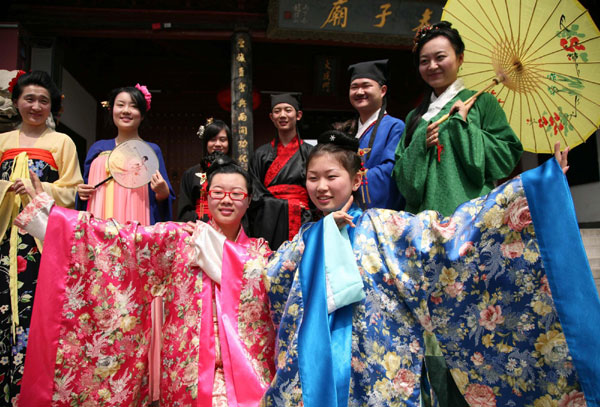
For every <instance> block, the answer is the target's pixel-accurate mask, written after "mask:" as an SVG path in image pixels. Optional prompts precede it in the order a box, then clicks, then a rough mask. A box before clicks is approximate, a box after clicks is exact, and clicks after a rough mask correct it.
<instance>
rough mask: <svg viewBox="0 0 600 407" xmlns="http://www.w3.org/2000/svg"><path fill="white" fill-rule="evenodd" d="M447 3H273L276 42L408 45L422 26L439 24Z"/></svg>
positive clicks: (312, 0)
mask: <svg viewBox="0 0 600 407" xmlns="http://www.w3.org/2000/svg"><path fill="white" fill-rule="evenodd" d="M444 3H445V1H441V0H424V1H402V0H368V1H366V0H271V1H270V4H269V31H268V33H269V35H270V36H271V37H274V38H298V39H321V40H338V41H345V42H356V43H387V44H395V45H407V46H409V45H410V44H411V42H412V38H413V37H414V35H415V32H416V31H417V30H418V29H419V28H420V27H422V26H423V25H427V24H432V23H435V22H438V21H440V18H441V16H442V8H443V5H444Z"/></svg>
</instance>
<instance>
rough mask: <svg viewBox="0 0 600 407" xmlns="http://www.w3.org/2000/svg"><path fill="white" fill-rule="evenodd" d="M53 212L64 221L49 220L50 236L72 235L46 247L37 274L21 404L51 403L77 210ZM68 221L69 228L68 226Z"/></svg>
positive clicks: (40, 406)
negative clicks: (36, 288)
mask: <svg viewBox="0 0 600 407" xmlns="http://www.w3.org/2000/svg"><path fill="white" fill-rule="evenodd" d="M52 215H53V216H61V217H63V218H64V219H65V221H64V222H49V223H48V229H47V230H46V235H47V236H69V237H70V238H69V239H61V238H59V239H54V240H53V250H46V251H44V255H43V256H42V260H41V264H40V271H39V275H38V287H40V288H41V289H39V290H37V291H36V293H35V298H34V303H33V315H32V317H31V327H30V330H29V342H28V346H27V357H26V358H25V370H24V374H23V382H22V383H21V388H22V389H27V390H26V391H22V392H21V394H20V396H19V397H20V398H19V405H20V406H27V407H47V406H50V405H52V394H53V390H54V370H55V363H56V352H57V349H58V339H59V336H60V328H59V327H60V325H61V321H62V318H63V315H62V307H63V304H64V303H65V301H66V298H65V287H66V285H65V279H66V278H67V273H68V271H69V266H70V264H69V263H70V260H69V259H70V256H69V253H71V246H72V242H71V239H72V236H73V235H74V233H73V230H74V229H73V228H74V227H75V225H76V222H77V216H78V212H76V211H71V210H65V209H64V208H61V207H59V206H54V208H53V209H52ZM65 225H68V226H69V230H65V229H66V228H65Z"/></svg>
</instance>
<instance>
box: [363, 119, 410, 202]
mask: <svg viewBox="0 0 600 407" xmlns="http://www.w3.org/2000/svg"><path fill="white" fill-rule="evenodd" d="M403 132H404V123H403V122H402V121H401V120H395V121H394V123H393V124H392V125H391V126H390V128H389V131H388V134H387V137H386V138H385V140H379V137H381V136H382V135H380V134H379V131H378V132H377V133H378V134H377V135H376V139H375V143H374V146H373V149H374V150H375V149H377V150H379V151H371V153H372V154H373V155H376V157H373V158H376V160H377V161H376V163H374V164H375V165H372V164H371V163H370V162H368V163H367V165H366V167H367V168H368V171H367V182H368V183H369V184H368V187H369V188H368V190H369V197H370V200H371V205H369V206H370V207H376V208H386V209H396V210H397V209H400V208H398V207H395V208H392V207H389V206H395V205H397V204H398V202H393V199H392V197H393V195H398V191H397V190H396V188H395V185H394V180H393V179H392V177H391V174H392V170H393V168H394V162H395V156H394V153H395V151H396V146H398V143H399V142H400V139H401V137H402V134H403ZM371 137H373V135H372V134H371ZM368 161H370V160H368Z"/></svg>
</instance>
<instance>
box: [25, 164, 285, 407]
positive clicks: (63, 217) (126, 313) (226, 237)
mask: <svg viewBox="0 0 600 407" xmlns="http://www.w3.org/2000/svg"><path fill="white" fill-rule="evenodd" d="M206 183H207V190H208V197H207V203H208V206H209V208H210V211H211V213H212V214H213V217H212V219H211V220H210V221H209V223H204V222H196V223H190V224H183V223H174V222H165V223H159V224H157V225H154V226H141V225H139V224H135V223H128V224H126V225H119V224H116V223H113V222H110V221H102V220H99V219H95V218H93V217H92V216H91V215H90V214H89V213H87V212H81V213H79V214H78V213H77V212H74V211H64V212H63V211H62V210H60V209H58V208H54V209H52V220H53V221H52V222H50V223H49V226H48V230H47V232H46V231H45V230H43V229H45V226H43V227H41V230H36V226H35V224H36V222H37V221H31V222H28V221H26V223H28V224H27V225H25V224H23V225H22V226H24V227H27V229H31V228H33V233H36V235H39V236H40V237H43V236H44V235H45V236H55V234H56V235H57V236H70V235H71V234H73V233H74V234H75V235H76V236H78V237H77V238H75V239H74V240H73V241H71V242H70V243H67V244H66V246H62V245H59V246H57V247H53V246H51V250H53V251H54V252H55V254H56V255H52V256H51V257H50V256H49V257H48V258H49V259H51V260H48V262H47V263H46V267H45V268H44V270H45V271H43V272H42V276H41V277H40V280H41V281H40V284H41V285H43V286H44V287H47V289H50V290H51V291H52V292H53V293H54V294H53V295H54V296H53V298H48V299H46V301H43V300H42V301H40V304H39V305H38V304H36V311H35V312H38V313H40V318H39V319H38V325H36V326H34V327H32V331H33V332H34V334H33V339H32V342H31V344H32V345H33V347H34V348H35V349H36V352H35V353H34V355H33V356H32V357H31V362H29V361H28V362H27V363H28V364H27V366H26V368H25V378H24V382H23V383H24V384H23V387H24V388H25V389H26V390H27V392H26V395H25V394H24V398H23V399H22V403H24V404H23V405H47V404H51V403H52V400H54V403H56V404H57V405H65V406H66V405H70V403H72V402H76V401H77V400H81V399H82V397H83V398H85V399H86V400H89V401H90V402H93V403H94V404H98V405H100V404H102V405H106V406H121V405H147V404H148V403H149V402H150V401H152V400H150V395H149V386H148V382H147V378H146V375H147V369H146V368H145V364H146V362H147V354H148V351H149V346H148V345H149V344H148V341H149V339H150V335H149V329H148V328H149V326H150V315H149V313H148V307H149V304H150V302H151V301H152V299H153V298H155V297H157V296H162V297H163V299H164V310H165V312H164V315H165V321H164V325H163V326H162V330H161V336H162V346H161V347H160V350H161V358H160V369H161V375H160V397H159V402H160V405H202V406H228V405H234V404H235V403H238V404H239V405H258V403H259V401H260V398H261V397H262V395H263V393H264V391H265V390H266V388H267V386H268V384H269V383H270V382H271V380H272V378H273V373H274V371H275V367H274V347H275V329H274V327H273V324H272V322H271V317H270V312H269V301H268V297H267V291H266V286H265V284H266V283H265V281H264V280H263V273H262V271H263V269H264V267H265V266H266V263H267V260H268V258H269V257H270V255H271V251H270V250H269V247H268V244H267V243H266V242H265V241H264V240H263V239H254V238H249V237H247V236H246V234H245V232H244V229H243V227H242V226H241V220H242V217H243V216H244V214H245V213H246V210H247V208H248V205H249V202H250V199H251V195H252V183H251V182H250V176H249V175H248V173H247V172H246V171H244V170H243V169H242V168H241V167H239V166H238V165H237V164H235V163H234V162H233V160H232V159H231V158H230V157H228V156H225V155H215V160H214V161H213V162H212V163H211V165H210V169H209V171H208V174H207V181H206ZM35 201H36V203H37V205H36V206H37V208H38V210H39V208H41V207H44V208H46V209H45V210H42V211H41V212H44V211H45V212H46V213H48V212H49V210H50V208H51V207H52V201H51V200H50V199H49V197H48V196H47V195H45V194H40V195H37V197H36V198H35ZM29 208H30V209H33V207H29ZM34 210H35V209H34ZM38 214H39V212H38ZM23 218H24V219H25V218H27V219H29V216H24V217H23ZM35 218H36V219H38V220H42V223H46V222H47V219H46V221H43V216H41V217H39V216H37V215H36V216H35ZM59 218H60V219H59ZM55 228H58V229H56V230H55ZM58 230H60V231H58ZM56 240H62V239H56ZM54 241H55V240H53V239H47V242H48V244H49V245H52V242H54ZM67 246H69V247H71V249H68V250H66V252H65V251H64V250H65V249H66V247H67ZM61 253H63V254H62V255H61ZM67 253H70V254H67ZM89 253H96V254H94V255H93V256H92V257H89V256H88V255H89ZM72 254H75V256H76V257H77V258H78V260H75V262H76V263H78V264H79V266H75V268H73V267H70V266H69V264H72V263H71V261H70V260H68V258H69V257H70V256H71V255H72ZM50 263H52V264H50ZM221 265H222V266H221ZM90 270H94V271H93V272H90ZM221 282H223V283H221ZM65 287H66V288H65ZM56 296H58V298H59V299H62V300H60V301H55V299H56ZM73 296H75V297H73ZM65 297H68V298H70V299H69V300H67V301H66V302H65V300H66V298H65ZM82 301H83V302H82ZM42 314H43V316H44V317H41V316H42ZM63 330H64V331H63ZM61 332H63V333H62V334H61ZM100 333H101V336H98V335H99V334H100ZM57 355H62V356H61V357H60V361H59V362H58V363H56V364H55V363H54V362H52V363H49V364H44V363H41V362H42V361H44V360H55V359H56V357H57ZM55 377H61V378H62V377H65V378H68V381H61V380H59V381H60V383H58V382H56V380H55V379H54V378H55ZM53 382H54V384H53ZM42 389H46V390H44V391H42ZM47 389H54V390H53V391H47ZM119 389H121V390H119Z"/></svg>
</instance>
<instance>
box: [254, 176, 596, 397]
mask: <svg viewBox="0 0 600 407" xmlns="http://www.w3.org/2000/svg"><path fill="white" fill-rule="evenodd" d="M355 223H356V229H355V233H354V238H353V248H354V253H355V255H356V259H357V263H358V266H359V270H360V271H361V274H362V277H363V282H364V286H365V293H366V298H365V299H364V300H363V301H362V302H361V303H359V304H357V305H355V306H354V309H353V320H352V361H351V372H350V396H349V403H348V405H349V406H367V405H368V406H419V403H420V375H421V371H422V363H423V357H424V340H423V337H424V334H425V332H431V333H433V334H435V335H436V337H437V339H438V341H439V342H440V344H441V350H442V353H443V354H444V356H445V357H446V360H447V363H448V365H449V367H450V368H451V372H452V375H453V377H454V379H455V381H456V383H457V385H458V386H459V389H460V390H461V392H462V393H463V394H464V396H465V399H466V400H467V402H468V403H469V404H470V405H472V406H485V407H492V406H527V405H534V406H536V407H537V406H546V405H548V406H551V405H554V406H557V405H560V406H575V405H578V406H579V405H581V406H583V405H585V398H584V394H583V392H582V390H581V387H580V383H579V377H578V375H577V372H576V370H575V366H574V363H573V359H572V354H571V353H570V351H569V348H568V346H567V341H566V337H565V332H564V331H563V326H562V324H561V322H560V321H559V318H558V313H557V309H556V307H555V303H554V301H553V296H552V293H551V291H550V288H549V284H548V277H547V275H546V270H545V269H544V265H543V262H542V257H541V255H540V249H539V246H538V241H537V239H536V229H535V228H534V226H533V224H532V222H531V217H530V214H529V208H528V202H527V199H526V197H525V194H524V190H523V186H522V182H521V179H520V178H517V179H514V180H512V181H510V182H508V183H506V184H504V185H502V186H501V187H499V188H497V189H496V190H494V191H492V192H491V193H490V194H489V195H488V196H487V197H484V198H478V199H474V200H472V201H470V202H467V203H465V204H464V205H461V206H460V207H459V208H458V209H457V211H456V212H455V213H454V215H453V216H452V217H449V218H444V217H442V216H440V215H439V214H438V213H437V212H433V211H425V212H422V213H419V214H418V215H410V214H408V213H404V212H393V211H388V210H369V211H367V212H365V213H364V214H363V215H362V216H361V217H360V218H359V219H358V221H355ZM310 227H311V225H305V227H303V230H302V231H301V233H300V234H299V236H297V238H296V239H294V241H292V242H290V243H288V244H286V245H284V246H282V248H281V249H280V250H279V251H278V253H277V254H276V257H275V259H274V260H273V261H272V262H271V263H270V266H269V270H268V276H269V279H270V291H269V296H270V299H271V307H272V314H273V316H274V322H275V324H276V327H277V329H278V342H277V350H276V358H277V373H276V376H275V379H274V381H273V383H272V385H271V387H270V389H269V390H268V391H267V393H266V395H265V398H264V400H263V404H264V405H266V406H296V405H302V404H304V405H305V407H309V406H308V405H307V404H306V402H305V400H303V396H302V382H301V379H300V375H299V367H298V355H299V353H302V352H306V351H309V350H304V349H302V348H300V347H299V345H298V332H299V327H300V325H301V323H302V321H303V312H304V303H305V302H306V301H310V299H309V298H307V299H304V298H302V289H301V286H300V281H299V273H298V265H299V263H300V260H301V259H302V256H303V251H304V245H305V242H304V236H305V235H306V230H307V229H308V228H310ZM588 272H589V270H588ZM288 294H289V297H288ZM336 312H337V311H336ZM584 334H585V333H581V335H584ZM319 373H320V372H318V371H315V372H312V374H319Z"/></svg>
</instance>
